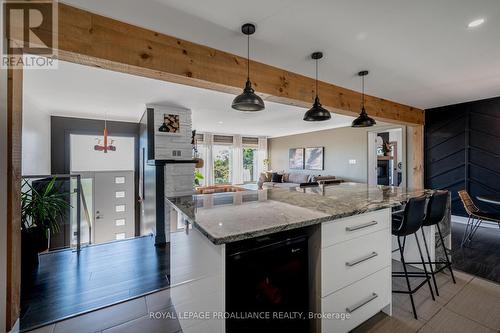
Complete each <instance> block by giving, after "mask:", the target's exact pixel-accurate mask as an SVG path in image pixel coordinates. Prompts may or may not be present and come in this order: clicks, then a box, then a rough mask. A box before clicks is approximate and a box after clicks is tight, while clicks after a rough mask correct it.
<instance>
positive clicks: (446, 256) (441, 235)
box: [436, 224, 457, 296]
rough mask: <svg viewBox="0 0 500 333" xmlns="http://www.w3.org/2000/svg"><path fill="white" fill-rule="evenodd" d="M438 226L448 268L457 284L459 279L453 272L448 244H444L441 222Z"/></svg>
mask: <svg viewBox="0 0 500 333" xmlns="http://www.w3.org/2000/svg"><path fill="white" fill-rule="evenodd" d="M436 226H437V229H438V232H439V238H441V245H442V246H443V251H444V258H445V260H446V265H447V266H448V269H449V270H450V274H451V279H452V280H453V283H454V284H457V281H455V275H454V274H453V269H452V268H451V262H450V259H449V258H448V252H447V250H446V246H444V238H443V234H442V233H441V228H440V227H439V224H436ZM438 296H439V295H438Z"/></svg>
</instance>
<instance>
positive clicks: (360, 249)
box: [321, 228, 391, 297]
mask: <svg viewBox="0 0 500 333" xmlns="http://www.w3.org/2000/svg"><path fill="white" fill-rule="evenodd" d="M390 265H391V233H390V229H389V228H386V229H383V230H379V231H377V232H374V233H371V234H368V235H364V236H361V237H358V238H354V239H351V240H349V241H346V242H342V243H338V244H335V245H332V246H329V247H327V248H323V249H321V268H322V269H321V296H322V297H324V296H326V295H328V294H331V293H332V292H334V291H336V290H339V289H341V288H343V287H345V286H347V285H349V284H351V283H353V282H356V281H358V280H361V279H362V278H364V277H366V276H368V275H370V274H372V273H374V272H376V271H378V270H380V269H381V268H384V267H387V266H390Z"/></svg>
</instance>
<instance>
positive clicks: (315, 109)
mask: <svg viewBox="0 0 500 333" xmlns="http://www.w3.org/2000/svg"><path fill="white" fill-rule="evenodd" d="M311 58H313V59H314V60H316V97H315V98H314V104H313V106H312V108H310V109H309V110H308V111H307V112H306V113H305V114H304V120H305V121H323V120H328V119H330V118H331V117H332V116H331V114H330V111H328V110H327V109H325V108H323V107H322V106H321V103H320V102H319V97H318V60H319V59H321V58H323V53H321V52H314V53H313V54H312V55H311Z"/></svg>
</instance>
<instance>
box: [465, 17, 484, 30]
mask: <svg viewBox="0 0 500 333" xmlns="http://www.w3.org/2000/svg"><path fill="white" fill-rule="evenodd" d="M484 22H485V19H484V18H479V19H477V20H474V21H471V22H469V24H467V27H468V28H475V27H479V26H480V25H481V24H483V23H484Z"/></svg>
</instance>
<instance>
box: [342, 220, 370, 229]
mask: <svg viewBox="0 0 500 333" xmlns="http://www.w3.org/2000/svg"><path fill="white" fill-rule="evenodd" d="M376 224H378V222H377V221H371V222H368V223H365V224H360V225H357V226H354V227H345V230H346V231H356V230H359V229H363V228H368V227H371V226H372V225H376Z"/></svg>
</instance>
